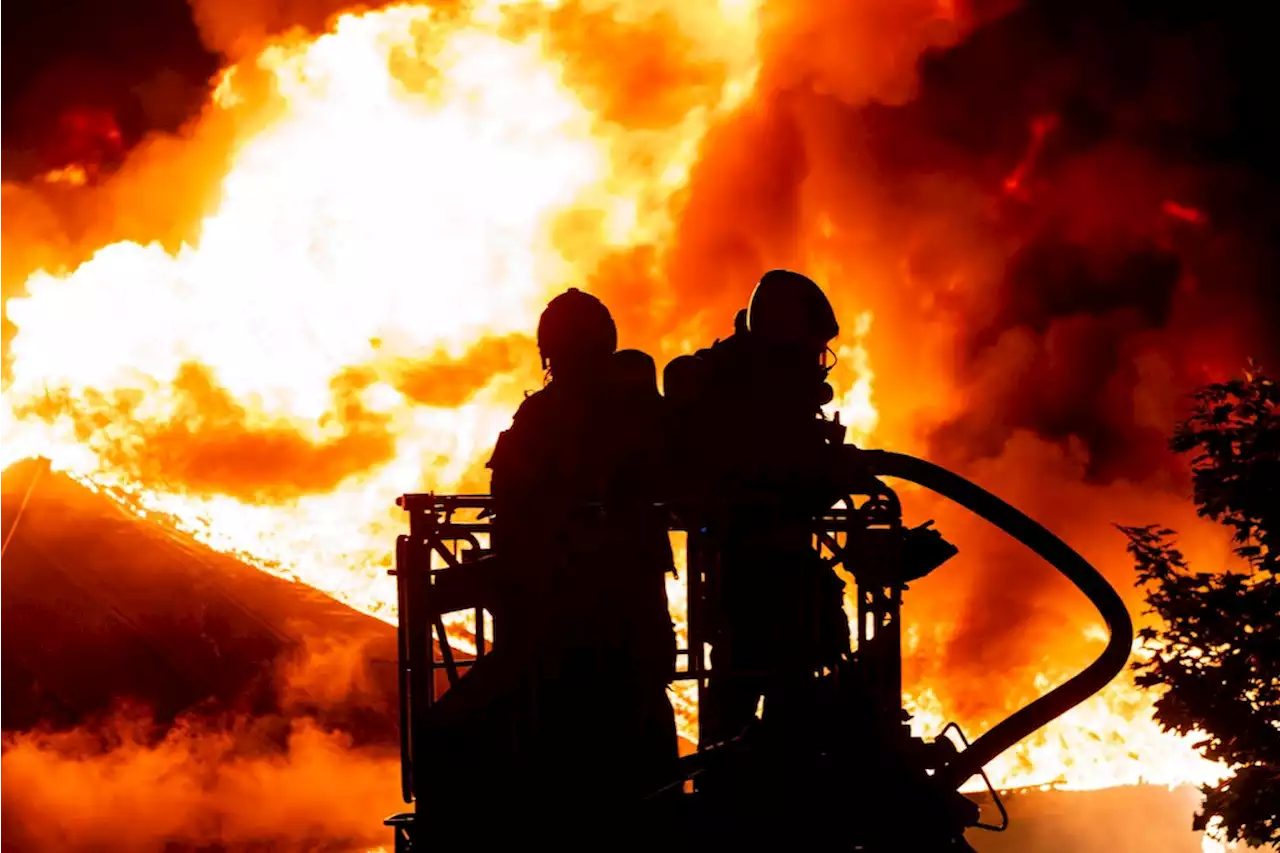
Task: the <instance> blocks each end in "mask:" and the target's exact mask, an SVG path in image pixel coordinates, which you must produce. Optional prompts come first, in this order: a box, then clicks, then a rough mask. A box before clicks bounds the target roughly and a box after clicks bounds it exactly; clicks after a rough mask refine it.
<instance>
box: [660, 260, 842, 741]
mask: <svg viewBox="0 0 1280 853" xmlns="http://www.w3.org/2000/svg"><path fill="white" fill-rule="evenodd" d="M734 326H735V328H734V333H733V335H732V336H730V337H729V338H727V339H725V340H722V341H716V342H715V343H714V344H713V345H712V346H710V347H708V348H706V349H703V350H700V351H699V352H698V353H697V354H696V355H692V356H682V357H680V358H678V359H676V360H674V361H673V362H672V363H671V364H669V365H668V366H667V369H666V371H665V373H664V383H665V385H666V388H665V390H666V394H667V398H668V400H669V401H670V403H671V406H672V411H673V424H674V425H673V428H672V429H671V431H670V432H671V434H672V435H673V438H672V443H673V456H674V458H675V459H676V460H677V462H676V464H677V465H678V466H679V468H680V469H681V470H682V472H683V477H682V480H681V489H682V493H683V494H684V495H686V496H687V497H686V500H685V502H684V503H685V506H684V508H683V509H682V510H681V511H682V512H690V513H693V514H694V515H696V516H698V518H697V519H696V523H697V524H698V525H699V526H702V527H704V528H705V529H706V530H707V531H708V532H709V533H710V534H711V539H712V541H713V542H714V543H715V548H716V550H717V551H718V554H719V571H718V572H717V573H716V576H715V577H714V578H710V579H708V588H709V589H708V594H709V598H710V601H709V602H708V615H709V617H710V620H711V622H712V626H711V641H712V652H711V655H712V658H711V662H712V670H713V673H717V672H718V673H720V674H719V675H716V676H715V677H713V679H712V681H711V683H710V684H709V685H708V689H707V691H706V693H705V694H704V703H703V706H702V708H701V711H700V713H701V714H702V720H703V735H704V737H705V738H706V739H707V740H708V741H709V742H718V741H723V740H727V739H729V738H732V737H735V736H737V735H738V734H740V733H741V732H742V730H743V729H744V728H746V727H747V726H749V725H750V724H751V722H752V719H753V717H754V716H755V713H756V710H757V707H758V704H759V701H760V699H761V698H762V697H764V698H765V714H766V715H773V714H783V713H785V707H786V697H787V695H788V691H789V689H790V688H794V689H803V684H804V683H805V682H806V681H807V680H809V679H811V678H812V676H813V675H814V673H815V672H817V671H820V670H821V669H822V668H823V667H832V668H834V667H835V666H836V665H837V664H838V663H839V662H840V660H841V659H842V656H843V655H845V654H846V653H847V651H848V648H849V633H848V623H847V621H846V620H845V617H844V614H843V610H842V609H841V604H842V595H843V584H842V583H841V582H840V580H839V579H838V578H837V577H836V576H835V574H834V573H833V572H832V571H831V570H830V569H829V568H827V567H825V566H823V565H822V564H821V562H820V560H819V559H818V555H817V552H816V551H815V550H814V544H813V536H814V519H815V516H816V515H818V514H819V513H821V512H823V511H824V510H826V509H828V508H829V507H831V506H832V504H833V503H835V501H837V500H838V499H839V498H840V497H841V495H840V494H839V493H838V490H837V489H836V488H835V486H834V484H833V483H832V482H831V481H830V479H829V477H828V472H829V471H830V470H832V466H830V465H828V464H826V461H825V460H826V459H827V458H828V457H827V455H826V454H827V453H829V452H830V448H831V443H830V436H829V433H828V432H827V431H825V430H824V428H823V424H824V423H825V422H824V421H822V420H820V409H821V407H822V406H823V405H824V404H826V403H828V402H830V400H831V398H832V391H831V387H830V386H829V385H828V384H827V382H826V376H827V372H828V370H829V369H830V368H829V366H828V364H827V359H826V356H827V354H828V352H829V350H828V344H829V342H830V341H831V340H832V339H833V338H835V337H836V335H837V334H838V333H839V326H838V323H837V322H836V317H835V313H834V312H833V311H832V308H831V305H830V303H829V302H828V301H827V299H826V296H825V295H824V294H823V293H822V290H821V289H820V288H819V287H818V285H817V284H816V283H814V282H813V281H812V280H810V279H808V278H806V277H805V276H802V275H800V274H798V273H794V272H790V271H787V270H772V271H770V272H768V273H766V274H765V275H764V276H763V277H762V278H761V279H760V281H759V283H758V284H757V286H756V288H755V291H754V292H753V294H752V296H751V300H750V304H749V306H748V308H747V309H746V310H745V311H743V312H739V314H738V316H737V318H736V320H735V323H734ZM828 426H829V425H828Z"/></svg>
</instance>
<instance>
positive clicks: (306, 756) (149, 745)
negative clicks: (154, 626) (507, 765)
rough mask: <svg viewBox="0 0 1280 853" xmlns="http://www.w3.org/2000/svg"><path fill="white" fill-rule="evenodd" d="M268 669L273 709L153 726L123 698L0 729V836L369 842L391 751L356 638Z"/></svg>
mask: <svg viewBox="0 0 1280 853" xmlns="http://www.w3.org/2000/svg"><path fill="white" fill-rule="evenodd" d="M275 681H276V684H275V693H276V699H277V702H276V704H277V706H278V707H277V711H276V712H275V713H271V714H261V713H260V714H256V715H252V716H248V715H245V714H243V713H240V712H238V711H234V710H231V708H229V707H227V706H222V707H213V706H210V707H202V708H198V709H192V710H190V711H188V712H186V713H185V714H183V715H182V716H180V717H179V718H178V719H177V720H176V721H174V722H173V723H170V724H164V725H161V724H159V723H157V722H156V721H154V720H153V718H152V716H151V713H150V711H149V709H147V708H145V707H140V706H137V705H133V704H127V703H126V704H122V705H121V706H119V707H118V708H117V709H116V710H115V711H113V712H112V713H109V714H106V715H103V716H102V717H101V718H98V719H93V720H86V721H83V722H82V723H81V724H80V725H79V726H78V727H76V728H74V729H71V730H62V731H55V730H44V729H42V730H37V731H31V732H25V733H9V734H6V736H5V739H4V744H3V750H4V752H3V758H2V759H0V767H2V768H3V773H4V778H5V785H4V797H3V816H4V826H5V849H6V850H9V849H13V850H15V851H38V850H53V849H57V850H66V851H91V850H104V849H109V850H112V851H152V850H164V849H206V848H208V847H210V846H213V847H216V849H220V850H227V851H248V850H262V849H270V850H279V851H303V850H316V849H324V850H335V851H355V850H360V851H363V850H366V849H368V848H370V847H375V846H381V845H382V844H384V843H385V842H386V841H387V831H386V830H384V829H383V827H382V826H381V822H382V819H383V818H385V817H386V816H387V815H388V814H391V813H393V812H394V810H395V809H396V808H397V805H398V803H399V791H398V790H397V785H398V779H399V769H398V767H399V753H398V751H397V740H396V735H395V730H394V724H393V721H394V707H393V706H394V698H393V696H392V694H391V693H390V692H389V691H388V690H387V689H385V687H380V686H379V684H378V681H377V679H376V678H375V677H374V675H373V674H372V673H371V672H370V656H369V654H368V651H367V649H366V648H365V646H364V645H363V644H361V643H356V642H349V641H348V642H338V641H330V640H326V639H324V638H315V639H313V640H310V641H308V643H307V644H306V645H305V646H304V647H302V648H300V649H299V650H298V651H297V653H296V654H294V655H292V656H290V657H287V658H284V659H282V660H280V661H279V664H278V667H277V672H276V679H275ZM232 704H234V703H232Z"/></svg>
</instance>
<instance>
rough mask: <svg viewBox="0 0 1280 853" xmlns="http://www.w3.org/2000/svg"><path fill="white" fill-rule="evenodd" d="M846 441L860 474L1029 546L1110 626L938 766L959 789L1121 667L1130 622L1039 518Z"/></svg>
mask: <svg viewBox="0 0 1280 853" xmlns="http://www.w3.org/2000/svg"><path fill="white" fill-rule="evenodd" d="M846 448H847V449H848V450H849V451H850V452H851V457H850V458H849V459H848V461H849V462H850V463H851V464H852V466H853V467H854V468H855V470H857V471H859V473H870V474H871V475H872V476H884V477H893V478H897V479H901V480H907V481H908V482H912V483H916V484H918V485H921V486H924V487H925V488H927V489H929V490H930V491H933V492H936V493H937V494H939V495H941V496H942V497H944V498H947V499H948V500H951V501H954V502H955V503H957V504H959V505H960V506H962V507H964V508H965V509H967V510H969V511H970V512H972V513H974V514H975V515H978V516H980V517H981V518H984V519H986V520H987V521H989V522H990V523H991V524H993V525H995V526H996V527H998V528H1000V530H1002V531H1004V532H1005V533H1007V534H1008V535H1010V536H1012V537H1013V538H1014V539H1017V540H1018V541H1019V542H1021V543H1022V544H1023V545H1026V546H1027V547H1028V548H1030V549H1031V550H1032V551H1034V552H1035V553H1036V554H1037V555H1039V556H1040V557H1041V558H1042V559H1044V560H1045V561H1046V562H1048V563H1049V564H1050V565H1051V566H1053V567H1054V568H1055V569H1057V570H1058V571H1059V572H1061V573H1062V574H1063V575H1064V576H1065V577H1066V578H1067V579H1068V580H1070V581H1071V582H1072V583H1073V584H1075V586H1076V588H1077V589H1079V590H1080V591H1081V592H1083V593H1084V594H1085V596H1087V597H1088V599H1089V601H1090V602H1091V603H1092V604H1093V606H1094V607H1096V608H1097V609H1098V612H1099V613H1100V614H1101V615H1102V618H1103V620H1104V621H1105V622H1106V625H1107V629H1108V631H1109V632H1110V637H1109V638H1108V640H1107V646H1106V648H1105V649H1103V651H1102V654H1101V655H1099V656H1098V658H1097V659H1096V660H1094V661H1093V663H1091V664H1089V665H1088V666H1087V667H1085V668H1084V669H1083V670H1082V671H1080V672H1079V673H1077V674H1076V675H1075V676H1073V677H1072V678H1070V679H1068V680H1067V681H1066V682H1064V683H1063V684H1060V685H1059V686H1057V687H1055V688H1054V689H1053V690H1050V691H1049V692H1048V693H1046V694H1045V695H1043V696H1041V697H1040V698H1038V699H1036V700H1035V701H1033V702H1031V703H1030V704H1028V705H1026V706H1025V707H1023V708H1021V709H1019V710H1018V711H1016V712H1014V713H1013V714H1012V715H1011V716H1009V717H1007V718H1005V719H1004V720H1002V721H1000V722H999V723H997V724H996V725H995V726H993V727H992V728H991V729H990V730H989V731H987V732H986V733H984V734H983V735H982V736H981V737H979V738H978V739H977V740H975V741H973V743H971V744H970V745H969V747H968V748H967V749H965V750H964V751H963V752H961V753H959V754H958V755H957V756H956V758H955V760H954V761H952V762H951V763H950V764H949V765H947V766H946V767H945V768H943V769H941V770H940V771H939V773H940V774H942V775H943V778H945V779H946V781H947V782H948V784H949V785H951V786H952V787H955V788H959V787H960V785H962V784H964V783H965V782H966V781H967V780H968V779H969V778H971V777H972V776H974V775H975V774H976V773H978V772H979V771H980V770H981V769H982V767H983V765H985V764H986V763H987V762H988V761H990V760H991V759H993V758H995V757H996V756H997V755H999V754H1000V753H1002V752H1004V751H1005V750H1006V749H1008V748H1009V747H1011V746H1013V745H1014V744H1016V743H1017V742H1018V741H1020V740H1022V739H1023V738H1025V737H1026V736H1027V735H1029V734H1031V733H1032V732H1034V731H1036V730H1037V729H1039V728H1042V727H1043V726H1045V725H1046V724H1047V723H1049V722H1050V721H1052V720H1054V719H1056V718H1057V717H1060V716H1062V715H1063V714H1065V713H1066V712H1067V711H1069V710H1071V709H1072V708H1074V707H1075V706H1076V705H1079V704H1080V703H1081V702H1083V701H1084V700H1085V699H1088V698H1089V697H1090V696H1092V695H1093V694H1095V693H1097V692H1098V691H1099V690H1101V689H1102V688H1104V687H1105V686H1106V685H1107V684H1108V683H1110V681H1111V680H1112V679H1113V678H1115V677H1116V676H1117V675H1118V674H1120V672H1121V671H1122V670H1123V669H1124V666H1125V664H1126V663H1127V662H1128V660H1129V654H1130V650H1131V648H1132V645H1133V621H1132V619H1131V618H1130V617H1129V611H1128V609H1127V608H1126V607H1125V605H1124V602H1123V601H1122V600H1121V599H1120V595H1119V594H1118V593H1117V592H1116V590H1115V588H1114V587H1112V586H1111V584H1109V583H1108V582H1107V580H1106V579H1105V578H1104V577H1103V576H1102V575H1101V574H1100V573H1099V572H1098V570H1097V569H1095V568H1094V567H1093V566H1091V565H1090V564H1089V563H1088V562H1087V561H1086V560H1085V559H1084V558H1083V557H1081V556H1080V555H1079V554H1078V553H1076V552H1075V551H1074V550H1073V549H1072V548H1070V547H1069V546H1068V545H1067V544H1066V543H1065V542H1063V541H1062V540H1061V539H1059V538H1058V537H1057V536H1054V535H1053V534H1052V533H1050V532H1049V531H1048V530H1047V529H1045V528H1044V527H1043V526H1042V525H1040V524H1039V523H1037V522H1035V521H1033V520H1032V519H1031V518H1029V517H1028V516H1026V515H1025V514H1023V513H1022V512H1020V511H1019V510H1017V509H1015V508H1013V507H1012V506H1010V505H1009V504H1007V503H1005V502H1004V501H1002V500H1001V499H1000V498H998V497H996V496H995V495H993V494H991V493H990V492H988V491H987V490H986V489H983V488H982V487H980V486H978V485H976V484H974V483H972V482H970V481H969V480H966V479H965V478H964V477H961V476H960V475H959V474H955V473H953V472H951V471H948V470H946V469H945V468H941V467H939V466H938V465H935V464H933V463H932V462H927V461H925V460H923V459H918V458H916V457H914V456H908V455H906V454H904V453H894V452H891V451H887V450H860V449H858V448H856V447H853V446H852V445H846Z"/></svg>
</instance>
